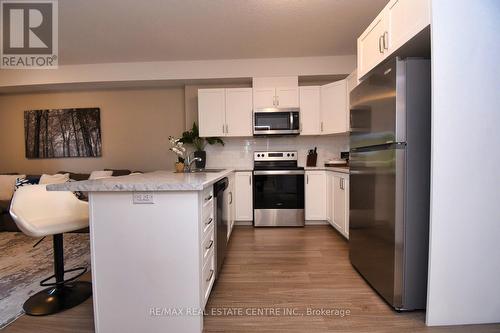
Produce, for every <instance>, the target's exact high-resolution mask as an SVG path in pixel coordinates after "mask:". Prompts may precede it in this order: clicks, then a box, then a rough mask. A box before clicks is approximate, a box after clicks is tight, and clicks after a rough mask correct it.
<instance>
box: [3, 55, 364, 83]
mask: <svg viewBox="0 0 500 333" xmlns="http://www.w3.org/2000/svg"><path fill="white" fill-rule="evenodd" d="M355 67H356V56H355V55H345V56H323V57H297V58H261V59H229V60H199V61H158V62H135V63H108V64H88V65H67V66H59V68H58V69H51V70H30V69H28V70H12V69H8V70H0V88H5V87H23V86H37V85H61V84H63V85H64V84H73V83H78V84H80V85H81V84H83V83H90V84H93V83H102V82H128V81H138V82H141V81H163V80H198V79H225V78H244V77H253V76H287V75H299V76H300V75H334V74H349V73H350V72H352V70H353V69H354V68H355Z"/></svg>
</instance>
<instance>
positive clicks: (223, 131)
mask: <svg viewBox="0 0 500 333" xmlns="http://www.w3.org/2000/svg"><path fill="white" fill-rule="evenodd" d="M222 133H226V132H225V130H224V124H222Z"/></svg>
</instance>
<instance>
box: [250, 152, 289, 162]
mask: <svg viewBox="0 0 500 333" xmlns="http://www.w3.org/2000/svg"><path fill="white" fill-rule="evenodd" d="M253 160H254V161H297V152H296V151H256V152H254V153H253Z"/></svg>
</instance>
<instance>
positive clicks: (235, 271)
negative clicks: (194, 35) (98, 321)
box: [5, 226, 500, 333]
mask: <svg viewBox="0 0 500 333" xmlns="http://www.w3.org/2000/svg"><path fill="white" fill-rule="evenodd" d="M86 278H87V279H88V278H90V276H88V275H87V276H86ZM308 308H310V309H314V310H315V311H318V313H314V314H313V315H308V313H307V311H308V310H307V309H308ZM321 309H324V310H331V311H332V313H330V314H327V313H323V314H322V313H319V311H320V310H321ZM286 310H288V311H289V312H290V313H288V314H284V311H286ZM335 310H344V311H347V310H349V311H350V313H349V315H344V316H343V317H342V316H341V315H340V313H335V312H334V311H335ZM259 311H267V315H262V314H263V313H258V312H259ZM272 311H274V313H272ZM206 312H207V315H206V316H205V321H204V322H205V332H207V333H208V332H328V331H331V332H370V333H376V332H439V333H441V332H460V333H461V332H500V325H474V326H460V327H457V326H453V327H426V326H425V324H424V319H425V313H424V312H422V311H420V312H411V313H397V312H395V311H393V310H392V309H391V308H390V307H389V306H388V305H387V304H386V303H384V302H383V301H382V299H381V298H380V297H379V296H378V295H377V294H376V293H375V292H374V291H373V290H372V289H371V288H370V287H369V286H368V285H367V284H366V282H365V281H364V280H363V279H362V278H361V277H360V276H359V274H358V273H357V272H356V271H355V270H354V269H353V268H352V266H351V265H350V263H349V258H348V246H347V242H346V241H345V240H344V239H343V238H342V237H341V236H340V235H339V234H338V233H337V232H336V231H335V230H333V228H331V227H329V226H308V227H305V228H272V229H254V228H252V227H237V228H235V230H234V232H233V236H232V238H231V242H230V244H229V249H228V254H227V258H226V261H225V264H224V268H223V270H222V272H221V275H220V277H219V280H218V282H217V284H216V285H215V288H214V290H213V291H212V295H211V297H210V300H209V302H208V304H207V309H206ZM224 312H225V314H224ZM5 332H6V333H14V332H39V333H46V332H47V333H48V332H61V333H62V332H93V319H92V302H91V300H88V301H86V302H85V303H84V304H82V305H80V306H78V307H76V308H74V309H71V310H68V311H66V312H63V313H60V314H57V315H54V316H49V317H29V316H23V317H21V318H19V319H18V320H17V321H15V322H14V323H13V324H11V325H10V326H8V327H7V328H6V329H5Z"/></svg>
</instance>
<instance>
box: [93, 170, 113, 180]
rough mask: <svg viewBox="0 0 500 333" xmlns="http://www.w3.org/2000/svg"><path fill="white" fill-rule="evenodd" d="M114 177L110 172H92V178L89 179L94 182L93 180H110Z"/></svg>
mask: <svg viewBox="0 0 500 333" xmlns="http://www.w3.org/2000/svg"><path fill="white" fill-rule="evenodd" d="M111 176H113V171H111V170H109V171H105V170H103V171H92V173H91V174H90V177H89V179H90V180H92V179H101V178H109V177H111Z"/></svg>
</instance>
